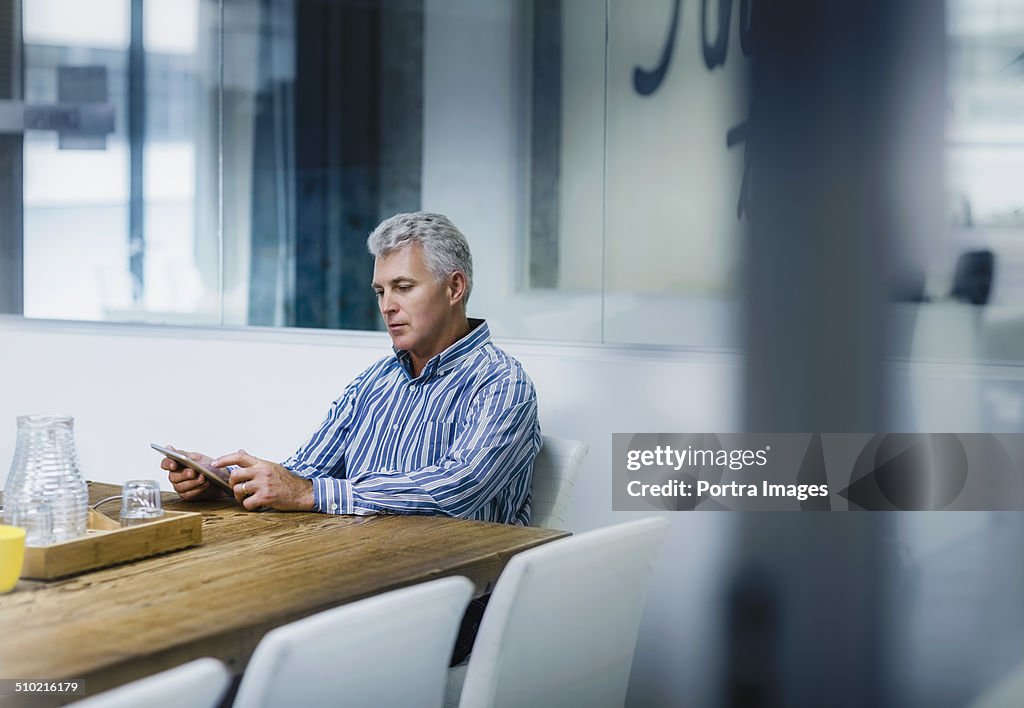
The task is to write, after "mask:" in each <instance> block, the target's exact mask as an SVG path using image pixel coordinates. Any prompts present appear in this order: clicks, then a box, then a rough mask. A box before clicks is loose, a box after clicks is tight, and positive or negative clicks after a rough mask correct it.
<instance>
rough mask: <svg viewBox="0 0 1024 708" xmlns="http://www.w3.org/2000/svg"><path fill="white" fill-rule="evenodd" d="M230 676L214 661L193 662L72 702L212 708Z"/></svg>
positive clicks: (93, 707)
mask: <svg viewBox="0 0 1024 708" xmlns="http://www.w3.org/2000/svg"><path fill="white" fill-rule="evenodd" d="M230 683H231V673H230V672H229V671H228V668H227V667H226V666H224V664H223V663H221V662H220V661H218V660H217V659H210V658H205V659H196V660H195V661H190V662H189V663H187V664H182V665H181V666H178V667H177V668H174V669H169V670H168V671H163V672H161V673H159V674H154V675H152V676H147V677H146V678H144V679H139V680H138V681H133V682H132V683H129V684H125V685H124V686H119V687H118V688H114V689H111V690H109V691H106V692H105V693H99V694H96V695H95V696H91V697H89V698H86V699H84V700H81V701H78V702H77V703H73V704H72V705H73V706H76V707H77V708H139V706H146V708H213V707H214V706H218V705H220V701H221V698H223V696H224V692H225V691H227V688H228V684H230Z"/></svg>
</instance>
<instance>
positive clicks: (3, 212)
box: [0, 0, 25, 314]
mask: <svg viewBox="0 0 1024 708" xmlns="http://www.w3.org/2000/svg"><path fill="white" fill-rule="evenodd" d="M22 51H23V48H22V38H21V0H0V100H8V101H21V100H22V83H23V74H24V71H23V69H22ZM24 142H25V139H24V135H23V134H22V133H20V132H16V133H7V134H0V312H9V313H14V314H21V313H22V312H23V310H24V302H23V300H24V295H23V292H24V265H23V261H24V252H25V248H24V233H23V215H24V205H23V202H24V199H23V194H22V189H23V187H22V185H23V182H24V177H23V164H22V162H23V157H22V156H23V153H24V147H23V146H24Z"/></svg>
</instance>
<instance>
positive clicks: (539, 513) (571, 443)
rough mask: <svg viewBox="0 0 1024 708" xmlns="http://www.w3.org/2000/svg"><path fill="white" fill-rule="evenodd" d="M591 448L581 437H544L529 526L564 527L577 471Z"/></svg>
mask: <svg viewBox="0 0 1024 708" xmlns="http://www.w3.org/2000/svg"><path fill="white" fill-rule="evenodd" d="M588 449H589V448H588V447H587V444H586V443H583V442H580V441H578V440H569V439H567V438H555V437H551V436H550V435H545V436H544V444H543V446H541V449H540V452H538V453H537V459H536V460H534V463H533V486H532V487H531V488H530V493H531V494H530V496H531V510H530V526H541V527H543V528H548V529H553V528H562V527H563V524H564V522H565V512H566V510H567V509H568V507H569V499H570V498H571V497H572V488H573V485H574V484H576V473H577V472H579V469H580V465H581V464H582V463H583V460H584V459H586V457H587V451H588Z"/></svg>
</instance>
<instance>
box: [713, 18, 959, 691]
mask: <svg viewBox="0 0 1024 708" xmlns="http://www.w3.org/2000/svg"><path fill="white" fill-rule="evenodd" d="M744 4H746V3H744ZM944 31H945V29H944V15H943V3H941V2H934V1H932V0H901V1H899V2H893V1H892V0H857V1H855V2H854V1H849V2H821V0H780V1H777V2H757V3H755V4H754V17H753V37H754V57H753V85H752V110H751V121H750V125H749V131H748V133H747V135H748V140H749V141H750V142H749V144H748V146H747V149H748V150H750V151H751V158H752V160H751V161H752V163H753V171H752V175H751V177H752V189H753V192H752V200H751V224H750V229H749V237H748V244H747V249H746V253H745V258H746V277H745V283H746V286H747V292H746V322H745V335H746V351H747V366H746V407H745V425H746V428H747V430H749V431H756V432H861V431H864V432H868V431H882V430H884V429H885V426H886V416H885V405H884V403H885V391H886V387H885V377H884V370H883V362H882V357H883V351H884V340H885V337H884V333H885V327H884V324H883V323H884V311H883V305H884V302H885V300H886V298H887V296H888V293H889V292H890V291H891V289H892V288H893V287H894V286H895V285H896V283H895V282H894V276H896V275H897V274H900V273H903V272H905V271H906V270H907V266H908V264H909V265H913V259H912V256H911V255H910V254H911V253H912V251H913V249H910V248H907V247H906V246H905V244H906V243H910V242H911V240H909V239H908V240H906V241H901V239H904V238H905V237H908V236H912V237H913V239H916V238H918V237H920V236H921V235H922V234H920V233H919V230H920V227H921V225H922V224H925V223H935V219H934V215H932V214H927V213H923V210H926V209H927V208H928V207H927V206H926V205H941V203H942V201H941V200H942V195H941V188H942V177H941V174H942V170H941V166H942V136H943V120H944V105H943V89H942V87H943V85H944V71H945V62H946V56H945V48H944ZM919 217H920V218H919ZM938 223H940V224H941V219H939V221H938ZM924 236H927V234H924ZM892 518H893V517H891V516H888V515H885V514H867V513H855V512H849V513H842V514H815V513H789V514H781V513H779V514H762V515H758V514H746V515H744V516H743V518H742V520H741V526H742V528H741V533H740V545H739V553H738V564H737V570H736V572H735V573H734V575H733V576H732V577H731V580H730V581H729V582H728V598H729V599H728V608H729V609H728V619H727V622H726V631H727V636H728V639H727V645H728V647H729V648H728V650H727V653H728V655H727V657H726V666H727V669H726V671H727V677H726V684H725V686H724V692H723V702H722V703H723V705H730V706H741V705H742V706H815V707H817V706H823V705H828V706H832V707H834V708H842V707H844V706H849V707H851V708H852V707H853V706H858V707H859V706H882V707H884V706H890V705H896V704H897V703H898V701H897V700H896V697H895V696H894V689H893V681H892V678H893V675H894V673H895V672H896V671H898V668H896V667H894V666H892V664H891V661H890V656H889V654H890V650H891V649H892V646H893V644H892V641H891V637H893V636H894V633H895V632H897V631H898V627H897V626H896V625H895V624H894V623H893V620H892V618H890V617H889V616H888V612H889V609H888V608H889V606H890V605H889V600H890V599H891V591H890V587H889V585H890V582H891V577H892V573H891V565H890V562H891V559H890V554H889V553H888V551H887V548H889V547H890V545H891V544H889V543H888V541H887V539H888V538H889V533H890V529H891V521H892Z"/></svg>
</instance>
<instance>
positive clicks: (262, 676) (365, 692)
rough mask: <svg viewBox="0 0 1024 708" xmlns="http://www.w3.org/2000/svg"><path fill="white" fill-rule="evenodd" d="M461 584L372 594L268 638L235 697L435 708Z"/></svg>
mask: <svg viewBox="0 0 1024 708" xmlns="http://www.w3.org/2000/svg"><path fill="white" fill-rule="evenodd" d="M472 593H473V583H471V582H470V581H469V580H467V579H466V578H461V577H455V578H442V579H441V580H434V581H432V582H429V583H423V584H421V585H415V586H413V587H410V588H403V589H401V590H395V591H393V592H389V593H385V594H383V595H377V596H375V597H371V598H368V599H366V600H360V601H358V602H353V603H350V604H348V605H343V606H341V607H336V608H334V609H332V610H327V611H326V612H321V613H319V614H316V615H313V616H311V617H307V618H305V619H301V620H298V621H297V622H293V623H291V624H288V625H285V626H283V627H278V628H277V629H275V630H272V631H270V632H268V633H267V635H266V636H264V637H263V639H262V640H261V641H260V643H259V646H257V647H256V651H255V652H253V655H252V658H251V659H250V660H249V665H248V666H247V667H246V669H245V674H244V675H243V676H242V683H241V685H240V686H239V687H238V694H237V696H236V698H235V703H234V705H235V707H236V708H254V707H255V706H303V708H309V707H313V708H315V707H316V706H339V705H346V706H375V707H386V706H395V707H396V708H397V707H399V706H401V707H402V708H404V707H405V706H440V705H441V703H442V701H443V699H444V687H445V676H446V668H447V666H448V660H449V658H450V657H451V654H452V647H453V646H454V644H455V635H456V632H457V631H458V629H459V622H460V620H461V619H462V613H463V612H464V611H465V609H466V605H467V604H468V603H469V599H470V597H471V595H472Z"/></svg>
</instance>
